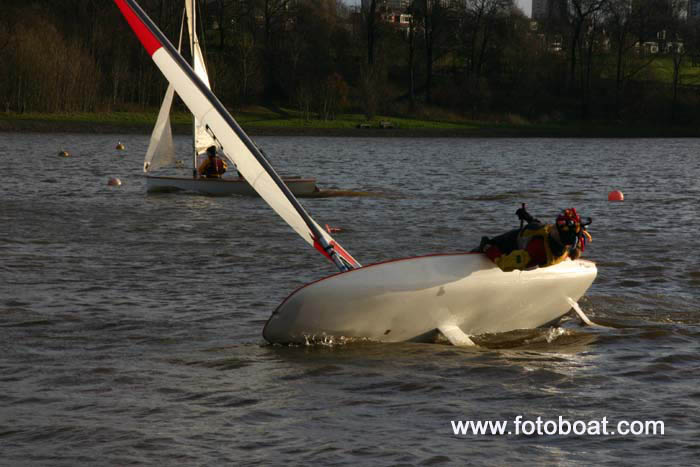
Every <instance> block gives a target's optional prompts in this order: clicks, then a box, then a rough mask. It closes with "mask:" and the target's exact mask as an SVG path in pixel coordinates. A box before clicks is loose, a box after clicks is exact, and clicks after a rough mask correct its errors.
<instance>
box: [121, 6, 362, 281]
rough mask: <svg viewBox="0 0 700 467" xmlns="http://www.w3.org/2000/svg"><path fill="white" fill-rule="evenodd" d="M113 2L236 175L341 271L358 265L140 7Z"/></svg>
mask: <svg viewBox="0 0 700 467" xmlns="http://www.w3.org/2000/svg"><path fill="white" fill-rule="evenodd" d="M114 2H115V3H116V5H117V7H119V9H120V11H121V13H122V14H123V15H124V18H125V19H126V20H127V22H128V23H129V26H131V29H133V31H134V33H135V34H136V36H137V37H138V39H139V40H140V41H141V44H142V45H143V47H144V48H145V49H146V52H148V54H149V55H150V56H151V58H152V59H153V61H154V62H155V64H156V66H158V68H159V69H160V71H161V72H162V73H163V75H164V76H165V78H166V79H167V80H168V81H169V82H170V84H172V86H173V87H174V88H175V91H176V92H177V94H178V95H179V96H180V97H181V98H182V100H183V102H184V103H185V105H187V107H188V108H189V109H190V111H191V112H192V114H193V115H194V116H195V118H197V119H199V121H200V122H201V123H202V125H204V126H205V127H208V128H209V129H210V130H211V132H212V134H213V135H214V136H215V138H216V139H217V141H218V143H219V144H220V145H221V147H222V150H223V151H224V153H225V154H226V156H227V157H228V158H230V159H231V160H233V161H234V162H235V164H236V166H237V168H238V171H239V172H240V173H241V174H242V175H243V176H244V177H245V179H246V180H247V181H248V183H249V184H250V185H251V186H252V187H253V188H254V189H255V190H256V191H257V192H258V193H259V194H260V196H261V197H262V198H263V199H264V200H265V201H266V202H267V204H268V205H270V207H271V208H272V209H274V210H275V212H277V214H278V215H279V216H280V217H282V218H283V219H284V220H285V221H286V222H287V223H288V224H289V225H290V226H291V227H292V228H293V229H294V230H295V231H296V232H297V233H298V234H299V235H300V236H301V237H302V238H303V239H304V240H305V241H306V242H307V243H309V244H310V245H312V246H314V247H315V248H316V249H317V250H319V251H321V252H322V253H323V254H324V255H325V256H327V257H328V258H329V259H331V260H332V261H333V262H334V263H335V264H336V266H338V267H339V269H341V270H344V269H345V268H356V267H360V266H361V265H360V263H358V262H357V261H356V260H355V258H353V257H352V256H351V255H350V254H349V253H347V252H346V251H345V250H344V249H343V248H342V247H341V246H340V245H339V244H338V243H337V242H336V241H335V240H334V239H333V238H332V237H331V236H330V235H329V234H328V233H326V232H324V231H323V229H322V228H321V227H320V226H319V225H318V224H317V223H316V222H315V221H314V220H313V219H311V217H310V216H309V215H308V213H307V212H306V211H305V210H304V209H303V208H302V207H301V205H300V204H299V202H298V200H297V199H296V198H295V197H294V195H293V194H292V193H291V192H290V191H289V188H287V186H286V185H285V184H284V182H282V179H281V178H280V177H279V175H277V173H276V172H275V171H274V169H273V168H272V166H271V165H270V164H269V162H268V161H267V159H265V157H264V156H263V155H262V153H261V152H260V150H259V149H258V148H257V146H256V145H255V143H253V141H251V139H250V138H249V137H248V135H247V134H246V133H245V132H244V131H243V130H242V129H241V127H240V126H239V125H238V123H237V122H236V120H235V119H234V118H233V117H232V116H231V115H230V114H229V113H228V111H227V110H226V109H225V107H224V106H223V105H222V104H221V102H220V101H219V100H218V99H217V98H216V96H214V94H213V93H212V92H211V90H210V89H209V87H208V86H207V84H206V83H204V82H203V81H202V80H201V78H199V77H198V76H197V74H196V72H195V71H194V70H193V69H192V68H191V67H190V66H189V65H188V64H187V62H186V61H185V60H184V59H183V58H182V56H181V55H180V54H179V53H178V52H177V50H175V47H173V45H172V44H171V43H170V42H169V41H168V40H167V38H166V37H165V36H164V35H163V33H162V32H161V31H160V30H159V29H158V28H157V27H156V26H155V24H153V21H151V19H150V18H149V17H148V16H147V15H146V13H145V12H144V11H143V10H142V9H141V7H140V6H139V5H138V4H137V3H136V2H135V1H134V0H114Z"/></svg>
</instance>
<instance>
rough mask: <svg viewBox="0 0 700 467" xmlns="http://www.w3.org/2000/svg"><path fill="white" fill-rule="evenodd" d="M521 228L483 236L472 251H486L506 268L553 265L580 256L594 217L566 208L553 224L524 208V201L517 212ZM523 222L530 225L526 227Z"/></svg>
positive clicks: (512, 269)
mask: <svg viewBox="0 0 700 467" xmlns="http://www.w3.org/2000/svg"><path fill="white" fill-rule="evenodd" d="M515 213H516V214H517V216H518V218H519V219H520V228H519V229H515V230H511V231H509V232H506V233H504V234H502V235H499V236H497V237H493V238H489V237H482V239H481V244H480V245H479V247H478V248H476V249H475V250H473V251H477V252H482V253H484V254H486V256H488V257H489V258H490V259H491V260H492V261H493V262H494V263H496V265H497V266H498V267H500V268H501V269H502V270H503V271H506V272H508V271H514V270H516V269H518V270H523V269H530V268H534V267H541V268H543V267H547V266H553V265H555V264H558V263H560V262H562V261H564V260H565V259H566V258H571V259H572V260H573V259H578V258H580V257H581V254H582V253H583V250H584V248H585V246H586V241H591V235H590V234H589V233H588V232H587V231H586V227H587V226H588V225H589V224H590V223H591V219H590V217H589V218H584V219H581V216H579V214H578V213H577V212H576V209H574V208H569V209H565V210H563V211H562V212H561V213H560V214H559V215H558V216H557V218H556V220H555V222H554V224H544V223H542V222H540V221H539V220H537V219H535V218H534V217H532V216H531V215H530V213H528V212H527V210H526V209H525V204H523V205H522V207H521V208H520V209H518V210H517V211H516V212H515ZM523 222H527V225H525V227H523Z"/></svg>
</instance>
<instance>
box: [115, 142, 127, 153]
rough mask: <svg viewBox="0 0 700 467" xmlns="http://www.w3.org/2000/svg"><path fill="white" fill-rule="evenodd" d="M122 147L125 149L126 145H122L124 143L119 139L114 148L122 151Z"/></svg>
mask: <svg viewBox="0 0 700 467" xmlns="http://www.w3.org/2000/svg"><path fill="white" fill-rule="evenodd" d="M124 149H126V146H124V145H123V144H122V142H121V141H119V142H118V143H117V147H116V150H117V151H123V150H124Z"/></svg>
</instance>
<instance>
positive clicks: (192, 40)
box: [187, 0, 197, 178]
mask: <svg viewBox="0 0 700 467" xmlns="http://www.w3.org/2000/svg"><path fill="white" fill-rule="evenodd" d="M187 1H189V0H187ZM196 1H197V0H192V15H191V16H192V17H191V18H190V21H192V26H191V27H190V55H192V68H193V69H194V67H195V51H194V50H195V49H194V47H195V44H196V37H197V34H196V33H195V29H194V28H195V26H196V25H197V22H196V21H195V19H194V17H195V15H196V10H197V5H196ZM192 178H197V119H196V118H195V116H194V114H192Z"/></svg>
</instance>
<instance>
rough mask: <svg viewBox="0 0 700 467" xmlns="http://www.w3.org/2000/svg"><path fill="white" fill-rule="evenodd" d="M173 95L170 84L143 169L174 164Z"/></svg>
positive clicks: (181, 22) (182, 25)
mask: <svg viewBox="0 0 700 467" xmlns="http://www.w3.org/2000/svg"><path fill="white" fill-rule="evenodd" d="M184 21H185V18H184V15H183V17H182V20H181V21H180V39H179V41H178V46H177V50H178V52H179V51H180V48H181V46H182V31H183V28H184V24H183V23H184ZM174 97H175V88H173V85H172V84H169V85H168V89H167V90H166V91H165V97H163V103H162V104H161V105H160V110H159V111H158V118H157V119H156V124H155V126H154V127H153V132H152V133H151V140H150V141H149V143H148V149H147V150H146V157H145V158H144V161H143V171H144V172H150V171H151V170H157V169H160V168H162V167H167V166H172V165H175V145H174V144H173V132H172V128H171V126H170V109H171V108H172V106H173V98H174Z"/></svg>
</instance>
